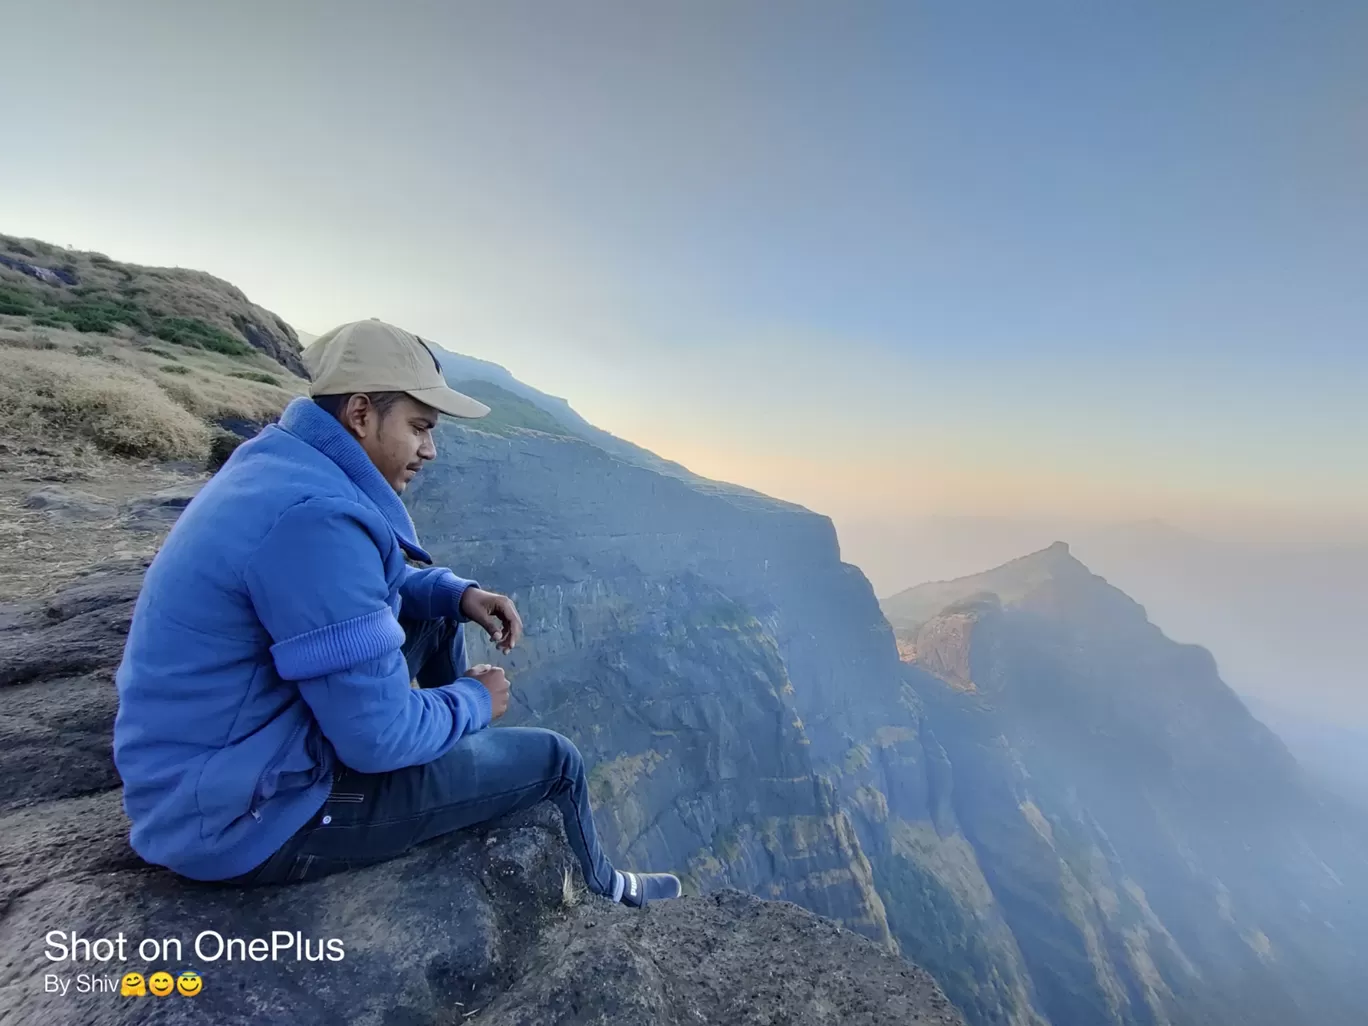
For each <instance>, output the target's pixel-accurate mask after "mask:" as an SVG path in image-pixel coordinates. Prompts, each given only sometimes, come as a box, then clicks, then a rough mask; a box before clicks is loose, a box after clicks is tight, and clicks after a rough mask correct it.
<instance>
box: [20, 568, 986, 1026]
mask: <svg viewBox="0 0 1368 1026" xmlns="http://www.w3.org/2000/svg"><path fill="white" fill-rule="evenodd" d="M144 568H145V567H144V564H143V563H142V562H138V561H135V562H130V563H126V564H121V565H114V566H111V567H108V568H106V569H104V570H102V571H101V572H99V573H96V574H91V575H89V576H87V577H85V578H83V579H81V580H79V581H77V582H76V583H74V584H72V585H71V586H69V587H67V588H66V589H64V590H63V591H61V592H60V593H58V594H57V595H56V596H55V597H53V598H51V599H48V600H46V601H42V602H36V603H29V604H26V605H19V606H5V607H0V712H2V713H3V715H0V783H3V789H0V1024H3V1026H8V1024H16V1026H17V1024H19V1023H23V1024H25V1026H36V1024H47V1023H53V1024H56V1023H62V1024H68V1023H71V1024H76V1023H79V1024H123V1023H135V1022H136V1023H163V1024H166V1023H170V1024H181V1023H184V1024H190V1023H215V1024H219V1026H227V1024H236V1023H243V1024H246V1023H261V1022H287V1021H288V1022H292V1023H301V1024H314V1023H317V1024H320V1026H321V1024H325V1023H326V1024H334V1023H338V1022H347V1023H358V1024H374V1026H428V1024H438V1023H441V1024H448V1023H463V1022H494V1023H507V1024H509V1026H531V1024H534V1023H535V1024H543V1023H565V1024H588V1023H604V1024H609V1023H611V1024H623V1026H636V1024H640V1026H648V1024H649V1026H659V1024H667V1026H668V1024H680V1026H683V1024H686V1023H688V1024H698V1023H719V1024H726V1026H740V1024H752V1023H754V1024H762V1023H764V1024H779V1023H785V1024H794V1026H800V1024H802V1026H805V1024H818V1023H842V1024H875V1023H889V1024H892V1023H899V1024H906V1023H937V1024H942V1023H944V1024H961V1026H962V1020H961V1018H960V1016H959V1014H958V1013H957V1012H956V1011H955V1010H954V1008H953V1007H952V1006H951V1005H950V1004H949V1002H948V1001H947V1000H946V999H945V997H944V995H943V994H942V993H941V991H940V990H939V988H938V987H937V986H936V984H935V983H934V982H933V981H932V979H931V978H930V977H929V976H928V975H927V974H926V973H924V972H923V971H922V970H920V969H918V968H916V967H915V966H912V965H911V964H909V963H908V962H906V961H904V960H902V959H900V958H898V957H896V956H894V955H891V954H889V953H888V952H887V951H885V950H883V949H882V948H880V947H879V946H877V945H876V944H874V943H873V942H871V941H868V940H866V939H865V938H863V937H860V936H858V935H856V934H854V933H852V932H850V931H848V930H845V929H843V928H841V927H839V926H837V925H836V924H835V923H832V922H830V921H828V920H825V919H821V918H819V917H817V916H814V915H812V914H810V913H808V912H806V911H805V910H803V909H801V908H799V907H798V906H796V905H793V904H789V903H786V902H771V901H762V900H760V899H758V898H755V897H752V896H750V895H746V894H742V893H740V892H738V891H733V890H726V891H720V892H717V893H714V894H709V895H705V896H702V897H688V898H683V899H680V900H678V901H675V902H669V903H664V904H660V905H657V906H653V907H651V908H648V909H646V910H644V911H640V912H638V911H633V910H629V909H626V908H623V907H621V906H616V905H612V904H611V903H609V902H607V901H605V900H603V899H601V898H598V897H595V896H593V895H588V894H586V893H585V892H584V889H583V886H582V883H581V882H580V880H579V878H578V874H577V872H576V871H575V870H574V867H573V860H572V858H571V856H570V853H569V849H568V848H567V847H566V845H565V840H564V834H563V832H562V830H561V826H560V822H559V818H558V817H557V816H556V815H555V813H554V811H553V810H552V809H551V807H550V806H548V805H543V806H541V807H539V808H537V809H533V810H530V811H529V812H527V813H524V814H521V815H519V816H516V817H509V818H507V819H505V820H501V821H498V822H496V823H493V824H490V825H488V826H487V827H485V828H482V829H479V830H473V831H468V832H464V833H461V834H457V835H453V836H451V837H449V838H444V839H441V840H438V841H435V842H433V843H431V844H428V845H425V846H423V847H421V848H419V849H417V850H416V851H414V852H412V853H410V854H409V855H407V856H405V857H404V858H401V859H397V860H395V861H393V862H390V863H387V864H385V865H382V866H376V867H373V868H370V869H367V870H362V871H358V872H353V873H347V874H341V875H338V876H333V877H330V878H327V879H323V880H319V881H316V882H313V883H308V884H300V885H292V886H287V887H279V888H263V889H259V890H255V891H247V890H241V889H235V888H234V889H229V888H220V887H215V886H210V885H196V884H192V883H188V882H185V881H181V880H179V879H177V878H175V877H174V876H172V875H171V874H169V873H167V872H165V871H162V870H159V869H156V868H153V867H149V866H147V865H144V864H143V863H142V862H140V860H138V858H137V857H136V856H135V855H134V854H133V853H132V852H131V851H130V850H129V848H128V845H127V822H126V820H125V819H124V816H123V812H122V809H121V806H120V802H119V790H118V784H119V781H118V777H117V775H116V773H115V770H114V766H113V763H112V760H111V756H110V731H111V724H112V719H113V715H114V710H115V704H116V702H115V692H114V685H113V670H114V667H115V666H116V665H117V662H118V659H119V655H120V652H121V650H122V645H123V636H124V633H125V632H126V630H127V626H128V620H129V617H130V615H131V612H132V606H133V602H134V600H135V598H136V596H137V591H138V587H139V584H140V582H141V579H142V572H143V570H144ZM494 729H497V728H494ZM73 934H74V935H75V937H76V938H79V939H81V940H85V941H92V942H98V941H99V940H100V939H101V938H106V939H108V941H109V944H107V945H103V946H102V945H100V944H99V943H96V944H95V945H94V948H93V950H91V951H90V952H89V956H90V957H83V958H81V959H79V960H76V961H72V960H70V959H69V958H68V959H66V960H54V958H53V956H61V955H66V954H70V953H71V948H72V935H73ZM120 936H122V938H123V952H122V954H121V953H120V952H119V951H118V950H114V951H112V952H111V951H110V949H111V948H113V947H114V945H115V944H116V943H117V940H118V938H119V937H120ZM170 940H175V941H179V942H180V945H181V952H180V953H179V955H177V954H176V953H175V951H174V949H172V950H170V951H168V952H166V953H165V954H158V953H157V951H154V948H157V949H160V948H161V945H162V942H166V941H170ZM254 940H256V941H257V943H256V944H255V945H253V944H252V941H254ZM197 941H198V946H197ZM144 942H146V943H144ZM140 947H141V950H140ZM75 948H76V949H77V954H80V955H82V956H84V955H86V954H87V952H86V950H85V948H84V947H82V946H81V945H80V944H79V943H77V944H76V945H75ZM102 954H108V955H110V957H106V958H105V959H104V960H101V959H100V958H99V956H100V955H102ZM230 956H231V957H230ZM158 970H165V971H167V972H169V973H171V974H172V976H178V975H179V974H180V973H181V972H183V971H185V970H192V971H194V972H197V973H198V974H199V975H200V977H201V979H202V985H203V989H202V992H201V993H200V994H199V995H197V996H194V997H186V996H182V995H180V994H177V993H172V994H170V995H169V996H167V997H157V996H155V995H153V994H152V993H148V994H147V995H146V996H141V997H139V996H121V995H120V993H119V983H120V979H121V977H122V976H123V974H124V973H127V972H139V973H142V974H143V975H144V976H146V977H150V976H151V975H152V974H153V973H155V972H157V971H158ZM111 986H112V988H113V989H112V991H111V990H108V989H106V988H109V987H111ZM63 987H65V988H66V991H65V993H64V992H63V990H62V988H63Z"/></svg>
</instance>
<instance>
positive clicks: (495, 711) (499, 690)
mask: <svg viewBox="0 0 1368 1026" xmlns="http://www.w3.org/2000/svg"><path fill="white" fill-rule="evenodd" d="M465 676H467V677H474V678H475V679H476V680H478V681H479V682H480V683H481V684H483V685H484V689H485V690H486V691H488V692H489V706H490V710H491V713H490V715H491V717H492V718H493V719H496V720H497V719H498V718H499V717H500V716H502V715H503V714H504V713H506V712H508V677H507V676H505V674H504V671H503V667H502V666H491V665H489V663H480V664H479V665H478V666H472V667H471V668H470V669H469V670H467V671H466V672H465Z"/></svg>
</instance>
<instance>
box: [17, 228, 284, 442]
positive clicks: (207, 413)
mask: <svg viewBox="0 0 1368 1026" xmlns="http://www.w3.org/2000/svg"><path fill="white" fill-rule="evenodd" d="M301 372H302V365H301V364H300V363H299V357H298V339H297V336H296V335H295V333H294V331H293V330H292V329H291V328H290V327H289V325H287V324H285V322H284V321H282V320H281V319H280V318H279V317H276V316H275V315H274V314H271V313H270V312H269V311H266V310H263V309H262V308H260V307H258V306H256V305H254V304H252V303H251V302H250V301H249V300H248V299H247V298H246V297H245V296H244V295H243V294H242V293H241V292H240V291H239V290H237V289H236V288H234V287H233V286H231V285H229V284H228V283H227V282H223V281H220V280H219V279H217V278H214V277H212V276H211V275H207V274H203V273H201V272H197V271H184V270H179V269H169V268H148V267H137V266H134V265H129V264H121V263H118V262H116V261H113V260H110V259H109V258H108V257H105V256H103V255H102V254H98V253H79V252H73V251H69V250H63V249H59V248H57V247H53V246H49V245H47V244H45V243H42V242H38V241H36V240H32V239H16V238H12V237H10V236H4V235H0V435H3V437H4V438H5V440H6V444H7V446H8V447H9V450H10V454H11V455H17V456H23V455H25V454H28V455H39V456H41V455H42V454H43V453H48V454H51V455H52V456H54V457H58V458H63V459H67V460H70V459H72V458H85V459H87V460H89V459H90V458H96V457H98V456H101V455H103V456H107V457H118V458H125V459H126V458H133V459H148V460H181V461H193V462H205V461H208V460H210V459H211V458H212V454H213V452H214V450H215V446H216V444H217V445H219V446H220V447H221V446H222V445H224V444H225V442H224V441H222V440H223V439H225V437H226V434H225V428H227V427H235V426H240V425H243V424H260V423H263V422H265V421H268V420H270V419H272V418H273V417H275V416H276V415H277V414H279V412H280V411H281V410H282V409H283V408H284V406H285V404H286V403H287V402H288V401H289V400H290V398H291V397H292V396H294V395H297V394H299V393H301V392H302V391H303V390H304V388H305V384H306V383H305V381H304V379H303V377H302V373H301Z"/></svg>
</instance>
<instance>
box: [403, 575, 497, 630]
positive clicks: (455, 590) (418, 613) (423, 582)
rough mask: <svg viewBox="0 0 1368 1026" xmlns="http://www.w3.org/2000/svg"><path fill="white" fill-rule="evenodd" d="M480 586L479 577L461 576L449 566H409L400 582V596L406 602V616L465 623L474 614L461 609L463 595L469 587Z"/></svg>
mask: <svg viewBox="0 0 1368 1026" xmlns="http://www.w3.org/2000/svg"><path fill="white" fill-rule="evenodd" d="M479 586H480V582H479V581H468V580H466V579H465V578H464V577H457V576H456V575H455V574H454V573H452V572H451V571H450V570H448V569H446V568H445V567H440V566H430V567H416V566H406V567H404V577H403V579H402V580H401V581H400V582H399V597H400V598H402V599H403V602H404V605H403V610H404V615H405V616H412V617H415V618H417V619H419V620H440V619H443V618H446V619H451V620H455V621H456V622H457V623H465V622H466V621H467V620H469V619H470V618H469V617H468V616H464V615H462V613H461V596H462V595H464V594H465V590H466V589H467V588H478V587H479Z"/></svg>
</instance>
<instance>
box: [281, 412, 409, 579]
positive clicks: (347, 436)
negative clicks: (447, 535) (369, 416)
mask: <svg viewBox="0 0 1368 1026" xmlns="http://www.w3.org/2000/svg"><path fill="white" fill-rule="evenodd" d="M280 426H281V428H283V429H284V430H286V431H288V432H289V433H290V434H292V435H294V436H295V437H296V438H298V439H300V440H301V441H304V442H307V443H308V444H309V445H312V446H313V447H314V448H315V449H317V450H318V451H319V452H321V453H322V454H323V455H324V456H326V457H328V459H330V460H332V461H333V462H334V463H336V464H337V465H338V467H340V468H341V469H342V473H344V474H346V475H347V477H348V478H349V479H350V480H351V482H352V484H354V485H356V487H358V488H360V489H361V491H362V492H364V493H365V495H366V498H368V499H370V501H371V502H372V503H374V504H375V507H376V508H377V509H378V510H379V511H380V512H381V513H382V514H384V517H385V519H386V520H388V521H389V525H390V527H392V528H393V529H394V534H395V537H397V538H398V539H399V544H400V545H402V546H403V547H404V550H405V551H406V552H407V553H408V554H409V555H410V556H412V557H413V558H414V559H418V560H421V561H422V562H424V563H431V562H432V557H431V556H429V555H428V554H427V553H426V552H424V551H423V549H422V547H421V546H420V545H419V544H418V532H417V531H416V530H414V527H413V518H412V517H410V516H409V511H408V509H407V507H405V506H404V504H403V503H402V502H400V501H399V496H398V495H397V494H396V493H395V491H394V489H393V488H391V487H390V483H389V482H388V481H386V480H385V479H384V478H383V477H382V476H381V475H380V471H378V470H376V469H375V464H374V463H372V462H371V460H370V457H369V456H367V455H366V450H365V449H362V448H361V443H359V442H358V441H357V440H356V439H355V438H353V437H352V436H351V433H350V432H349V431H347V429H346V428H344V427H343V426H342V425H341V424H340V423H339V422H338V420H337V418H336V417H334V416H333V415H332V414H330V413H328V411H327V410H325V409H323V408H322V407H321V406H319V405H318V404H317V403H316V402H314V401H313V400H312V399H310V398H308V397H307V396H298V397H296V398H294V399H292V400H290V405H288V406H286V407H285V412H284V413H282V414H281V415H280Z"/></svg>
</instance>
